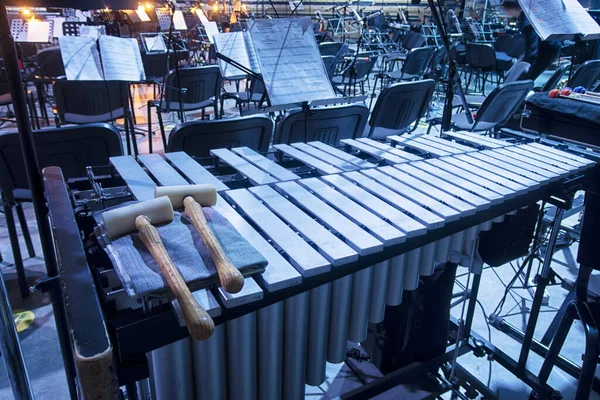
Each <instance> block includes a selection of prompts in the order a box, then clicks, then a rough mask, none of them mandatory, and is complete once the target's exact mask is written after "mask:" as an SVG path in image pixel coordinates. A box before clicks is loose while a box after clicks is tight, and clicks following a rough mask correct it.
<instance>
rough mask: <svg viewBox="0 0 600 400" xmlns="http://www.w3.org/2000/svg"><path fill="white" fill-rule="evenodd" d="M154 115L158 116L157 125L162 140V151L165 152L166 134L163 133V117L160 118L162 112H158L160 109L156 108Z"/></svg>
mask: <svg viewBox="0 0 600 400" xmlns="http://www.w3.org/2000/svg"><path fill="white" fill-rule="evenodd" d="M156 117H157V118H158V127H159V129H160V136H161V138H162V142H163V149H164V152H165V153H166V152H167V135H166V133H165V126H164V124H163V119H162V113H161V112H160V109H158V108H157V109H156Z"/></svg>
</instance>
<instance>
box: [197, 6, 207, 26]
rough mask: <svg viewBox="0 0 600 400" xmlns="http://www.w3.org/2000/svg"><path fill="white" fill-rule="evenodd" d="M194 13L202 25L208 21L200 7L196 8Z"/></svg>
mask: <svg viewBox="0 0 600 400" xmlns="http://www.w3.org/2000/svg"><path fill="white" fill-rule="evenodd" d="M196 15H197V16H198V18H200V22H202V25H206V23H208V18H206V14H204V11H202V9H201V8H196Z"/></svg>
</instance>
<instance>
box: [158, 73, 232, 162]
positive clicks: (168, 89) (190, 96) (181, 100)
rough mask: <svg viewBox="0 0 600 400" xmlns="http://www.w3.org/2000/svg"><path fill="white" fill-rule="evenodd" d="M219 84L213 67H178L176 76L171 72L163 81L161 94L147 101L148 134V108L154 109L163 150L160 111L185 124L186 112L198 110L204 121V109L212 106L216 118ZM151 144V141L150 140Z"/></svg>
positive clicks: (218, 74) (220, 79)
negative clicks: (176, 115) (171, 114)
mask: <svg viewBox="0 0 600 400" xmlns="http://www.w3.org/2000/svg"><path fill="white" fill-rule="evenodd" d="M222 83H223V78H222V76H221V70H220V68H219V67H218V66H216V65H209V66H205V67H194V68H181V69H180V70H179V73H177V71H176V70H171V71H170V72H169V74H168V75H167V77H166V78H165V85H164V86H165V93H163V96H162V98H161V99H157V100H150V101H149V102H148V132H152V120H151V116H152V114H151V111H150V109H151V107H156V109H157V110H156V111H157V116H158V124H159V127H160V132H161V135H162V141H163V146H164V148H167V138H166V136H165V128H164V124H163V120H162V113H163V112H172V111H176V112H177V113H178V115H179V119H180V120H181V122H185V112H186V111H195V110H202V118H203V119H204V117H205V110H206V108H207V107H212V108H213V110H214V113H215V117H218V115H219V112H218V110H219V107H218V104H219V93H220V91H221V86H222ZM151 142H152V140H150V143H151ZM151 150H152V149H150V151H151Z"/></svg>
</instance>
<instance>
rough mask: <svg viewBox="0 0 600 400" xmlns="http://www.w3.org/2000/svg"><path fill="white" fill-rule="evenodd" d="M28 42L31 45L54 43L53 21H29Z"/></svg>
mask: <svg viewBox="0 0 600 400" xmlns="http://www.w3.org/2000/svg"><path fill="white" fill-rule="evenodd" d="M27 25H28V27H27V41H28V42H30V43H48V42H51V41H52V25H53V24H52V22H51V21H38V20H30V21H27Z"/></svg>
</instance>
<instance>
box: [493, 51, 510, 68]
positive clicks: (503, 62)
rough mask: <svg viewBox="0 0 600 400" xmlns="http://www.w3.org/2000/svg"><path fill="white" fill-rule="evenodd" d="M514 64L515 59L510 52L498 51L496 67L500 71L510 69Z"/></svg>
mask: <svg viewBox="0 0 600 400" xmlns="http://www.w3.org/2000/svg"><path fill="white" fill-rule="evenodd" d="M512 65H513V59H512V57H511V56H509V55H508V54H506V53H504V52H501V51H497V52H496V69H497V70H498V71H508V70H509V69H510V68H511V67H512Z"/></svg>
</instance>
